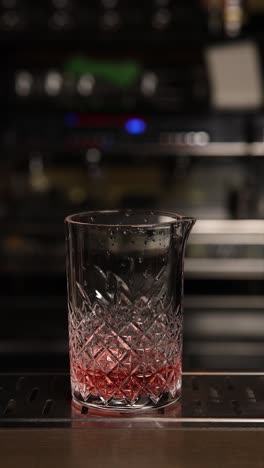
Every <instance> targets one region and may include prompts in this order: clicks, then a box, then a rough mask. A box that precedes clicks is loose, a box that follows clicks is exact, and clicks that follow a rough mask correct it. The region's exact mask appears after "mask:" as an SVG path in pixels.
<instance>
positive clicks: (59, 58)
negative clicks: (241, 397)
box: [0, 0, 264, 370]
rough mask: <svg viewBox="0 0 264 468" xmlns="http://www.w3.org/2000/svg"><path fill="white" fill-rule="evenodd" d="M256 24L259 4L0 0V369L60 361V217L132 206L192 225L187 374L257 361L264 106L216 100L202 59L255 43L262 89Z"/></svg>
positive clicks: (63, 344) (63, 352)
mask: <svg viewBox="0 0 264 468" xmlns="http://www.w3.org/2000/svg"><path fill="white" fill-rule="evenodd" d="M263 26H264V3H263V1H262V0H245V1H239V0H237V1H228V0H226V1H224V0H223V1H222V0H215V1H213V0H212V1H208V2H205V1H204V2H201V1H195V0H192V1H191V0H188V2H187V1H186V0H174V1H173V0H144V1H143V0H141V1H137V0H119V1H118V0H104V1H103V0H102V1H100V0H94V1H83V0H78V1H77V0H53V1H52V0H50V1H49V0H42V1H37V2H36V1H34V0H1V1H0V51H1V69H0V97H1V101H0V102H1V117H0V148H1V151H0V158H1V159H0V177H1V178H0V222H1V230H0V250H1V263H0V310H1V327H0V366H1V369H2V370H11V369H12V370H15V369H26V368H27V369H29V368H30V369H33V368H34V369H48V368H54V369H64V368H66V366H67V365H68V364H67V363H68V354H67V350H68V343H67V306H66V280H65V250H64V226H63V219H64V217H65V215H66V214H69V213H74V212H78V211H81V210H90V209H92V210H93V209H106V208H109V209H111V208H128V207H129V208H153V209H166V210H173V211H176V212H182V213H185V214H188V215H192V216H195V217H197V218H198V220H199V221H198V222H197V224H196V227H195V229H194V231H193V234H192V236H191V238H190V242H189V246H188V251H187V260H186V281H185V294H186V297H185V334H184V337H185V340H184V343H185V351H184V356H185V360H184V366H185V370H187V369H188V370H190V369H192V370H194V369H216V370H231V369H232V370H235V369H237V370H253V369H254V370H256V369H261V368H262V365H263V364H262V363H263V357H264V344H263V337H264V331H263V330H264V326H263V321H264V317H263V312H264V296H263V279H264V221H262V220H263V217H264V188H263V174H264V157H263V156H264V140H263V135H264V133H263V129H264V127H263V125H264V109H263V101H262V98H261V97H260V98H259V100H258V101H257V102H255V103H252V102H250V98H248V103H247V104H245V92H243V93H242V91H241V93H242V94H241V105H239V104H236V105H235V106H234V107H233V108H232V105H228V106H224V105H223V106H221V105H215V100H214V93H215V86H216V84H215V81H214V79H213V78H212V73H211V70H210V67H209V65H208V62H207V59H206V57H207V51H208V50H209V49H210V50H217V47H219V46H221V47H223V46H225V47H226V50H227V51H228V50H229V48H230V47H232V46H234V45H236V46H237V47H238V49H237V55H236V60H235V61H234V69H238V68H239V67H240V61H241V60H243V59H242V58H241V55H240V52H239V47H240V46H241V47H242V48H243V46H245V45H247V44H248V41H250V44H251V45H253V47H254V48H255V49H254V50H255V51H256V54H257V63H258V70H257V72H256V73H257V75H258V76H257V79H258V80H259V82H260V88H261V90H262V88H263V72H262V70H263V50H264V48H263V46H264V36H263V30H264V28H263ZM212 48H213V49H212ZM215 48H216V49H215ZM236 61H237V62H236ZM224 72H225V67H223V74H224ZM240 78H241V79H238V80H237V90H238V93H239V86H240V84H241V82H242V81H243V79H244V77H243V76H242V75H241V77H240ZM236 79H237V78H235V80H236ZM228 86H229V84H228V82H227V84H226V87H227V88H228ZM252 86H253V84H252ZM248 90H249V93H250V91H251V89H250V86H249V88H248ZM226 91H227V92H228V89H227V90H226ZM246 94H247V93H246ZM246 101H247V96H246Z"/></svg>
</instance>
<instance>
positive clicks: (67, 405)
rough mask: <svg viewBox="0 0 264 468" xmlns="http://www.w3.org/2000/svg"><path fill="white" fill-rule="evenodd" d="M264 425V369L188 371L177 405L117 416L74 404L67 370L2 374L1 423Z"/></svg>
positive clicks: (27, 424) (85, 425) (2, 424)
mask: <svg viewBox="0 0 264 468" xmlns="http://www.w3.org/2000/svg"><path fill="white" fill-rule="evenodd" d="M186 425H187V426H188V425H202V426H208V425H212V426H213V425H216V426H219V425H220V426H223V425H224V426H226V425H227V426H229V425H236V426H248V425H251V426H264V373H258V374H222V373H216V374H212V373H209V374H202V373H201V374H200V373H196V374H184V378H183V395H182V398H181V401H180V402H179V403H177V404H176V405H173V406H171V407H167V408H166V409H159V410H157V411H154V412H151V413H144V414H140V415H139V414H138V413H137V414H136V415H135V416H133V417H131V416H127V415H122V417H120V418H117V417H113V416H111V415H110V414H108V415H106V416H103V417H102V416H100V417H99V416H97V415H94V414H93V413H92V412H90V410H88V409H87V408H85V407H83V409H82V411H78V410H76V409H74V408H73V407H72V405H71V393H70V381H69V375H68V374H43V373H42V374H37V373H34V374H23V375H19V374H0V427H21V426H23V427H32V426H34V427H36V426H37V427H43V426H44V427H58V426H63V427H100V426H102V427H106V426H107V427H116V428H117V427H130V428H133V427H138V426H140V427H141V426H144V427H145V426H147V427H152V426H153V427H160V428H162V427H182V426H186Z"/></svg>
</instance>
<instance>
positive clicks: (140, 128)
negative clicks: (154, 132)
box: [125, 118, 147, 135]
mask: <svg viewBox="0 0 264 468" xmlns="http://www.w3.org/2000/svg"><path fill="white" fill-rule="evenodd" d="M146 128H147V125H146V122H145V121H144V120H142V119H136V118H134V119H129V120H127V121H126V123H125V129H126V131H127V133H131V135H140V134H141V133H144V132H145V131H146Z"/></svg>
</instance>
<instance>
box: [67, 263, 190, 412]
mask: <svg viewBox="0 0 264 468" xmlns="http://www.w3.org/2000/svg"><path fill="white" fill-rule="evenodd" d="M97 273H98V274H99V275H100V278H101V283H102V280H103V281H104V284H103V288H102V291H98V290H96V294H95V299H94V300H93V301H91V299H90V298H89V297H88V294H87V293H86V291H85V290H84V289H83V287H82V286H80V284H79V283H77V285H76V287H77V291H78V294H79V301H78V307H77V306H76V305H74V304H73V303H71V302H69V327H70V357H71V379H72V387H73V393H75V394H80V395H81V397H82V398H83V400H84V401H85V402H87V403H88V402H89V401H90V400H92V399H93V398H95V397H99V398H100V399H101V401H102V403H103V404H105V405H107V404H109V403H110V402H111V400H112V399H115V400H119V401H120V402H123V403H124V404H126V405H131V406H132V405H134V404H135V402H136V401H137V400H138V399H139V398H150V399H151V400H152V401H153V402H154V403H155V404H156V403H158V402H159V400H160V398H161V397H162V395H163V394H164V393H166V392H167V393H169V394H170V395H171V396H172V397H173V398H174V397H175V395H176V392H177V390H179V387H180V376H181V350H182V343H181V340H182V322H181V310H180V309H181V306H180V305H179V306H177V307H175V306H174V305H173V303H172V302H169V301H168V300H167V287H166V283H165V281H166V269H165V268H162V270H161V271H160V273H159V274H158V275H157V276H156V278H155V281H154V285H153V284H152V285H151V287H150V291H149V294H146V292H144V295H141V296H140V297H136V298H135V297H133V296H134V293H133V292H132V291H131V290H130V288H129V287H128V285H127V284H126V283H125V282H124V280H123V279H121V278H120V277H119V276H117V275H114V274H113V273H111V272H107V273H106V274H105V273H104V272H103V271H102V270H101V269H99V268H97Z"/></svg>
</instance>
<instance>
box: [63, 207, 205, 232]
mask: <svg viewBox="0 0 264 468" xmlns="http://www.w3.org/2000/svg"><path fill="white" fill-rule="evenodd" d="M126 213H130V214H134V215H144V214H146V215H148V216H149V215H157V216H159V215H160V216H167V217H168V218H172V219H171V221H160V222H157V223H151V222H145V223H142V222H141V223H140V222H139V223H135V222H131V223H126V224H124V223H115V222H113V223H111V222H109V223H108V222H106V223H96V222H94V221H91V222H89V221H79V220H78V219H77V218H78V217H80V216H87V217H92V216H96V215H99V214H101V215H107V214H108V215H111V214H113V215H114V214H124V215H125V214H126ZM195 221H196V218H193V217H191V216H184V215H180V214H178V213H175V212H173V211H164V210H138V209H135V210H133V209H127V210H126V209H121V210H92V211H82V212H79V213H74V214H71V215H69V216H66V218H65V219H64V223H66V224H73V225H79V226H91V227H92V226H93V227H106V228H108V227H109V228H117V227H120V228H148V227H152V228H153V227H154V228H158V227H163V226H173V225H174V224H176V223H177V222H191V223H195Z"/></svg>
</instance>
